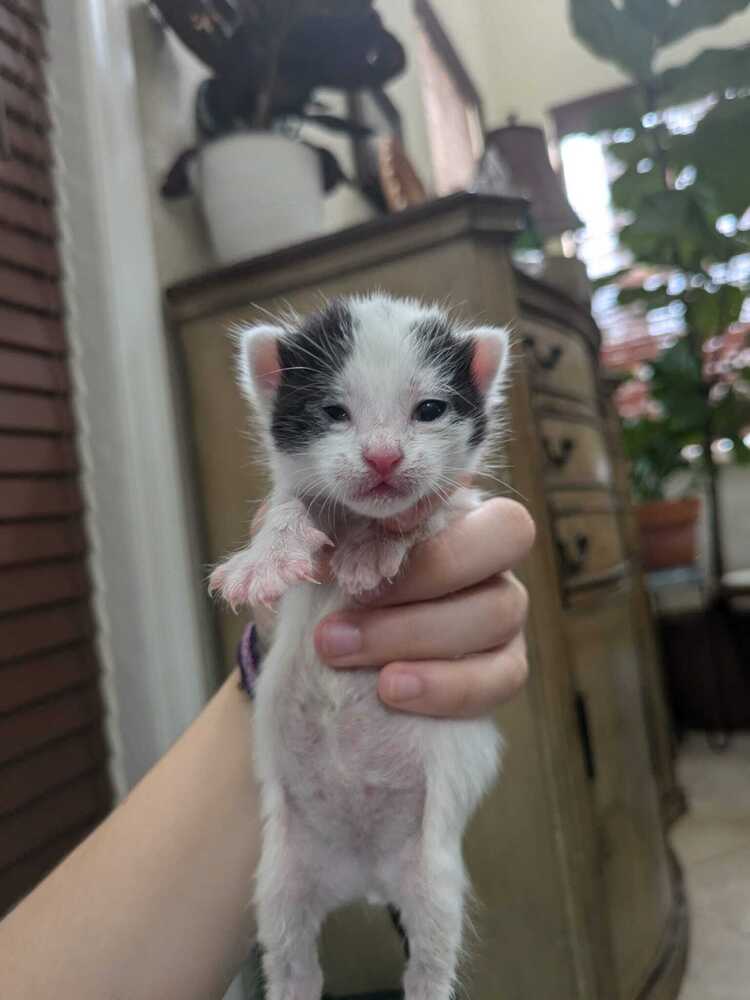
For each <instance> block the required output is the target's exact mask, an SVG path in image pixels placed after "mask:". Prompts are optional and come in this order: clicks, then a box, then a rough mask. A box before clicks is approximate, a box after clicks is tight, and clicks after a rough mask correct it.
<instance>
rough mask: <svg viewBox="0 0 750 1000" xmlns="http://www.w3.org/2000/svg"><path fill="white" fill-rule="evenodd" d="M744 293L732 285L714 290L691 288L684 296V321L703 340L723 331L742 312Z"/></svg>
mask: <svg viewBox="0 0 750 1000" xmlns="http://www.w3.org/2000/svg"><path fill="white" fill-rule="evenodd" d="M744 301H745V295H744V293H743V292H742V291H741V290H740V289H739V288H736V287H735V286H734V285H722V286H721V287H720V288H719V289H718V290H717V291H716V292H713V293H711V292H708V291H706V289H705V288H695V289H691V291H690V292H689V293H688V295H687V296H686V297H685V307H686V309H685V322H686V324H687V326H688V327H689V329H691V330H695V332H696V333H698V334H699V335H700V336H701V338H702V339H703V340H708V338H709V337H715V336H718V335H720V334H722V333H724V332H725V331H726V329H727V327H729V326H731V324H732V323H735V322H736V321H737V320H738V319H739V317H740V313H741V312H742V305H743V303H744Z"/></svg>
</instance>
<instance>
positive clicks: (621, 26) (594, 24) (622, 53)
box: [570, 0, 654, 80]
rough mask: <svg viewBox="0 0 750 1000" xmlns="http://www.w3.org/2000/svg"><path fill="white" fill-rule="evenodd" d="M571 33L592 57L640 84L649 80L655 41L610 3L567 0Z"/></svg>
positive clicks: (604, 0)
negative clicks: (634, 78)
mask: <svg viewBox="0 0 750 1000" xmlns="http://www.w3.org/2000/svg"><path fill="white" fill-rule="evenodd" d="M570 17H571V22H572V25H573V30H574V31H575V33H576V35H577V36H578V37H579V38H580V40H581V41H582V42H583V43H584V45H586V46H587V48H589V49H590V50H591V51H592V52H593V53H594V55H597V56H599V57H600V58H602V59H607V60H610V61H611V62H614V63H617V65H618V66H620V67H621V68H622V69H624V70H625V71H626V72H627V73H628V74H629V75H631V76H634V77H636V79H639V80H647V79H648V78H649V77H650V76H651V61H652V58H653V53H654V38H653V36H652V34H651V33H650V32H649V31H647V30H646V28H644V27H643V26H642V25H641V24H639V23H638V22H637V21H635V20H633V18H632V17H630V16H629V15H628V14H627V13H625V11H623V10H618V9H617V7H615V6H613V4H612V3H611V0H570Z"/></svg>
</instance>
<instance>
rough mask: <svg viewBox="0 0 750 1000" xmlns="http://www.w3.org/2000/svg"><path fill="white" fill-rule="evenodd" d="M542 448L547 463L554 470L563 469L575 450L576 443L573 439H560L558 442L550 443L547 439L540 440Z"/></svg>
mask: <svg viewBox="0 0 750 1000" xmlns="http://www.w3.org/2000/svg"><path fill="white" fill-rule="evenodd" d="M542 448H543V449H544V454H545V456H546V458H547V461H548V462H549V464H550V465H551V466H553V467H554V468H555V469H564V468H565V466H566V465H567V464H568V462H569V461H570V459H571V457H572V455H573V452H574V451H575V450H576V443H575V440H574V439H573V438H569V437H566V438H562V439H561V440H560V441H557V442H555V441H551V440H550V439H549V438H548V437H543V438H542Z"/></svg>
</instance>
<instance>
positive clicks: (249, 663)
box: [237, 623, 260, 698]
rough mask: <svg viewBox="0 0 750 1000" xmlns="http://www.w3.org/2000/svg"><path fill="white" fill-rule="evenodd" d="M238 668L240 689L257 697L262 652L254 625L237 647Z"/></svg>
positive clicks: (243, 635)
mask: <svg viewBox="0 0 750 1000" xmlns="http://www.w3.org/2000/svg"><path fill="white" fill-rule="evenodd" d="M237 666H238V667H239V668H240V688H241V689H242V690H243V691H245V692H246V694H248V695H249V696H250V698H254V697H255V685H256V684H257V683H258V675H259V674H260V652H259V649H258V631H257V629H256V628H255V625H253V624H252V623H251V624H250V625H248V626H247V628H246V629H245V631H244V632H243V633H242V638H241V639H240V644H239V646H238V647H237Z"/></svg>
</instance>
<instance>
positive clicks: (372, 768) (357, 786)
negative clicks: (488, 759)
mask: <svg viewBox="0 0 750 1000" xmlns="http://www.w3.org/2000/svg"><path fill="white" fill-rule="evenodd" d="M318 669H326V668H325V667H321V666H318ZM368 674H369V676H368ZM368 674H362V673H361V672H360V673H359V675H358V676H356V677H355V676H348V677H347V678H346V679H345V680H344V686H346V687H349V688H350V689H351V690H350V698H345V699H344V701H343V703H340V704H338V705H336V706H326V707H323V706H321V705H317V706H312V707H311V706H310V705H309V704H306V703H304V702H301V703H297V704H296V705H294V704H289V705H287V709H288V713H287V726H286V727H285V729H286V732H287V734H288V736H287V739H285V740H284V743H283V746H282V747H280V748H279V751H280V752H279V756H278V764H279V768H280V776H281V781H282V786H283V788H284V792H285V795H286V799H287V802H288V804H289V807H290V809H292V810H293V811H295V812H298V813H299V814H300V816H301V817H302V818H303V820H304V823H305V825H306V826H307V828H308V829H314V830H316V831H317V832H318V833H319V834H320V835H321V836H322V837H325V838H331V839H333V840H335V842H336V843H337V844H338V845H340V846H342V845H343V844H344V843H346V844H347V845H348V846H349V848H350V849H352V850H354V851H356V852H357V853H360V852H365V853H367V852H369V851H370V850H371V849H372V848H373V846H374V845H375V844H376V845H377V849H378V851H379V852H390V851H392V850H396V849H398V848H399V847H401V846H402V845H403V844H404V843H405V842H406V841H408V840H410V839H411V838H412V837H413V836H415V835H417V834H418V833H419V830H420V829H421V823H422V816H423V813H424V801H425V790H426V775H425V767H424V761H423V760H422V757H421V755H420V754H417V753H415V752H414V750H413V749H412V745H411V744H412V741H411V740H410V739H408V738H406V737H407V732H406V728H407V725H408V723H407V722H406V720H405V719H403V718H394V717H393V715H392V714H390V713H388V712H387V711H386V710H385V709H384V708H383V706H382V705H381V703H380V701H379V699H378V697H377V693H376V677H375V675H373V674H371V672H368ZM318 709H322V710H321V711H318Z"/></svg>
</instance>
